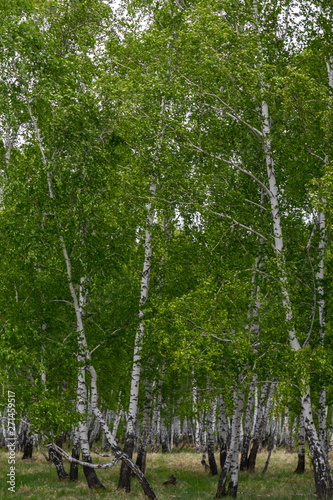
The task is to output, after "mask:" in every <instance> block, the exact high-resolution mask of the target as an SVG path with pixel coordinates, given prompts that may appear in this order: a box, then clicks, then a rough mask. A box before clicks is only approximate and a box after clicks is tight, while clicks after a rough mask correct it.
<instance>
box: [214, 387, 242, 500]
mask: <svg viewBox="0 0 333 500" xmlns="http://www.w3.org/2000/svg"><path fill="white" fill-rule="evenodd" d="M234 399H235V404H236V407H235V410H234V414H233V417H232V424H231V441H230V448H229V451H228V454H227V458H226V460H225V463H224V466H223V469H222V472H221V474H220V477H219V482H218V487H217V492H216V498H222V497H223V496H226V492H225V489H226V483H227V478H228V473H229V470H230V482H229V486H228V491H227V496H232V497H235V496H236V495H237V488H238V451H239V434H240V423H241V418H242V413H243V399H244V397H243V394H239V395H237V393H236V391H235V392H234Z"/></svg>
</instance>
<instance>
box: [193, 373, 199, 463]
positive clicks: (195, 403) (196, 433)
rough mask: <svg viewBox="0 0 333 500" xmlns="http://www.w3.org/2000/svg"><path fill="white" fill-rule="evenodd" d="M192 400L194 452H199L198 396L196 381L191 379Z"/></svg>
mask: <svg viewBox="0 0 333 500" xmlns="http://www.w3.org/2000/svg"><path fill="white" fill-rule="evenodd" d="M192 375H194V368H193V370H192ZM192 401H193V413H194V415H195V417H194V418H195V431H194V441H195V451H196V453H200V440H201V435H200V430H201V429H200V419H199V411H198V397H197V387H196V382H195V380H193V387H192Z"/></svg>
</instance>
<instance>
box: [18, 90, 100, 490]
mask: <svg viewBox="0 0 333 500" xmlns="http://www.w3.org/2000/svg"><path fill="white" fill-rule="evenodd" d="M26 102H27V107H28V111H29V114H30V118H31V121H32V125H33V128H34V132H35V135H36V139H37V142H38V146H39V150H40V153H41V156H42V161H43V164H44V166H46V167H47V165H48V161H47V158H46V155H45V151H44V147H43V143H42V138H41V135H40V131H39V129H38V127H37V119H36V118H35V117H34V115H33V113H32V108H31V102H30V101H29V100H28V98H27V97H26ZM47 186H48V191H49V197H50V199H51V200H55V197H54V192H53V186H52V174H51V173H50V172H47ZM54 216H55V218H56V213H54ZM56 220H57V219H56ZM57 229H58V237H59V240H60V242H61V245H62V252H63V256H64V260H65V265H66V270H67V279H68V286H69V290H70V294H71V297H72V301H73V306H74V310H75V314H76V325H77V327H76V329H77V333H78V346H79V353H78V355H77V359H78V361H79V363H81V364H84V363H85V361H86V359H88V360H90V353H89V351H88V345H87V341H86V337H85V331H84V325H83V307H82V303H81V299H82V300H84V299H85V296H84V295H82V280H81V284H80V298H79V299H78V296H77V293H76V290H75V287H74V284H73V281H72V263H71V260H70V258H69V255H68V252H67V248H66V243H65V239H64V237H63V234H62V232H61V226H60V224H59V223H58V222H57ZM96 390H97V389H96ZM86 400H87V389H86V381H85V367H84V366H81V367H80V368H79V370H78V385H77V409H78V412H79V414H80V415H81V420H80V422H79V436H80V443H81V451H82V460H83V461H84V462H89V463H91V457H90V449H89V443H88V429H87V423H86V415H85V414H86ZM83 470H84V473H85V476H86V479H87V482H88V486H89V487H90V488H104V486H103V485H102V483H101V482H100V481H99V480H98V478H97V475H96V472H95V470H94V469H87V468H83Z"/></svg>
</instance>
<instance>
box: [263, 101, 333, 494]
mask: <svg viewBox="0 0 333 500" xmlns="http://www.w3.org/2000/svg"><path fill="white" fill-rule="evenodd" d="M262 116H263V136H264V150H265V156H266V166H267V176H268V181H269V187H270V203H271V213H272V219H273V232H274V247H275V251H276V255H277V258H278V266H279V272H280V283H281V291H282V296H283V307H284V310H285V317H286V323H287V325H288V333H289V342H290V346H291V348H292V350H293V351H296V352H297V351H298V350H299V349H301V346H300V343H299V341H298V339H297V337H296V332H295V328H294V326H293V325H292V320H293V314H292V308H291V301H290V297H289V294H288V291H287V285H288V279H287V274H286V266H285V258H284V254H283V250H284V246H283V236H282V225H281V218H280V213H279V206H278V189H277V183H276V176H275V169H274V162H273V158H272V153H271V141H270V127H269V112H268V104H267V103H266V102H265V101H263V102H262ZM302 406H303V409H304V419H305V427H306V431H307V437H308V442H309V448H310V453H311V459H312V463H313V469H314V476H315V484H316V493H317V498H330V497H331V496H332V494H333V493H332V487H333V481H332V473H331V469H330V465H329V463H328V460H327V457H326V456H325V455H326V454H325V451H324V450H323V449H322V447H321V444H320V441H319V438H318V433H317V430H316V427H315V425H314V422H313V418H312V406H311V397H310V391H309V389H308V390H307V392H306V394H305V395H304V396H303V397H302Z"/></svg>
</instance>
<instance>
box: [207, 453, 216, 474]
mask: <svg viewBox="0 0 333 500" xmlns="http://www.w3.org/2000/svg"><path fill="white" fill-rule="evenodd" d="M207 452H208V463H209V467H210V473H211V475H212V476H217V465H216V460H215V457H214V446H213V447H212V448H211V447H208V450H207Z"/></svg>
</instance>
